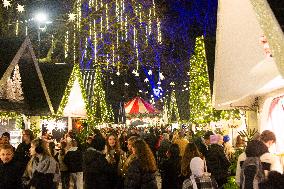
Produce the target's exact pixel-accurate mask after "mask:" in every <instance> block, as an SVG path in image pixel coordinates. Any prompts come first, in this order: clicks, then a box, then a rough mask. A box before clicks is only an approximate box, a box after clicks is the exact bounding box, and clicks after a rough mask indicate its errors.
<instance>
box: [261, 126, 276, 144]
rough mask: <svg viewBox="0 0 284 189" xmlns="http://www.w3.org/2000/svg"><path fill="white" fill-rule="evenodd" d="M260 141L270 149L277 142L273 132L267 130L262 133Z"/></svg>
mask: <svg viewBox="0 0 284 189" xmlns="http://www.w3.org/2000/svg"><path fill="white" fill-rule="evenodd" d="M260 140H261V141H262V142H263V143H264V144H265V145H266V146H267V148H270V147H271V146H272V145H273V144H274V143H275V142H276V136H275V134H274V133H273V132H272V131H269V130H265V131H263V132H262V133H261V135H260Z"/></svg>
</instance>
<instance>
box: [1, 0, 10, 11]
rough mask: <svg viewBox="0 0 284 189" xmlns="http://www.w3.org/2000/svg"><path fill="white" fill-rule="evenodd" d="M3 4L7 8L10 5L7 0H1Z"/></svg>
mask: <svg viewBox="0 0 284 189" xmlns="http://www.w3.org/2000/svg"><path fill="white" fill-rule="evenodd" d="M3 6H4V8H7V9H8V8H9V7H10V6H11V1H9V0H3Z"/></svg>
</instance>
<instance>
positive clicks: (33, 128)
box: [30, 122, 41, 137]
mask: <svg viewBox="0 0 284 189" xmlns="http://www.w3.org/2000/svg"><path fill="white" fill-rule="evenodd" d="M30 130H31V131H32V132H33V134H34V136H36V137H38V136H39V134H40V132H41V130H40V128H38V127H37V126H36V122H32V123H31V125H30Z"/></svg>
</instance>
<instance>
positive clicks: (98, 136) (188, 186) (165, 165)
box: [0, 127, 284, 189]
mask: <svg viewBox="0 0 284 189" xmlns="http://www.w3.org/2000/svg"><path fill="white" fill-rule="evenodd" d="M193 134H194V133H193V132H192V131H186V130H185V129H181V130H174V131H170V130H167V129H164V128H160V127H156V128H153V127H151V128H140V129H137V128H135V127H133V128H107V129H103V130H99V129H94V130H93V133H92V135H90V136H88V137H87V139H86V141H85V143H83V144H81V143H79V141H78V140H77V138H76V133H75V132H73V131H69V132H68V133H67V134H66V135H65V136H64V137H63V138H62V139H61V140H60V143H59V145H58V146H56V145H55V143H54V142H53V141H52V140H50V139H49V138H47V137H45V136H43V137H41V138H36V139H35V138H34V136H33V133H32V132H31V131H30V130H28V129H27V130H23V133H22V139H23V141H22V143H21V144H19V145H18V147H17V148H16V149H15V148H14V147H13V146H11V145H10V142H9V139H10V136H9V133H3V134H2V137H1V140H0V142H1V143H0V159H1V162H0V178H1V179H0V188H1V189H18V188H19V189H28V188H31V189H45V188H46V189H56V188H62V189H69V188H75V189H83V188H85V189H158V188H162V189H201V188H204V189H207V188H208V189H209V188H213V189H217V188H222V187H223V186H224V184H225V183H227V179H228V177H229V176H231V174H232V173H230V172H229V167H230V165H231V163H232V162H231V160H232V154H233V153H234V148H233V147H232V145H231V144H230V143H229V140H230V138H229V136H222V135H220V134H214V133H213V132H212V131H207V132H206V133H205V134H204V135H203V136H199V137H194V135H193ZM238 140H239V139H238ZM275 141H276V137H275V135H274V133H273V132H271V131H268V130H266V131H263V132H262V133H261V134H260V135H259V136H258V137H255V139H254V140H252V141H250V142H248V143H247V144H245V142H244V141H243V140H240V142H238V144H236V146H237V147H238V148H244V147H245V146H246V148H245V151H244V153H242V154H241V155H240V156H239V158H238V163H237V171H236V182H237V184H238V185H239V187H240V188H242V189H258V188H260V189H268V188H269V189H274V188H277V189H279V188H281V187H283V188H284V184H283V181H284V179H283V178H284V176H283V175H282V171H283V170H282V165H281V164H280V161H279V159H277V157H276V156H274V155H273V154H271V153H269V148H270V147H271V146H272V145H273V144H274V143H275ZM158 175H160V178H161V186H159V183H158V180H159V179H157V177H158ZM281 180H283V181H282V183H281Z"/></svg>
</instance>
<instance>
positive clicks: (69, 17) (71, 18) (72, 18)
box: [68, 13, 77, 22]
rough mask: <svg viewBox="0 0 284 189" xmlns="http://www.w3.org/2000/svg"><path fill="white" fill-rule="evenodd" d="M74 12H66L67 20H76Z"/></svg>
mask: <svg viewBox="0 0 284 189" xmlns="http://www.w3.org/2000/svg"><path fill="white" fill-rule="evenodd" d="M76 16H77V15H76V14H74V13H69V14H68V21H69V22H74V21H75V20H76Z"/></svg>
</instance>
